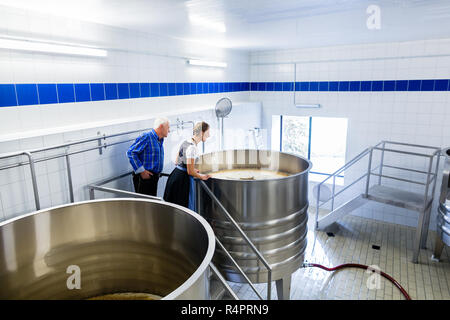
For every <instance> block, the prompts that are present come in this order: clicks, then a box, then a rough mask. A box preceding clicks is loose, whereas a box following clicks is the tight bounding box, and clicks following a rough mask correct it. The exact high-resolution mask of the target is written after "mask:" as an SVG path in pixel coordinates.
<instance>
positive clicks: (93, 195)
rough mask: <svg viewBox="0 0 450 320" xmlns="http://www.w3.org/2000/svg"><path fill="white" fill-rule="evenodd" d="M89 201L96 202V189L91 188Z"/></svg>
mask: <svg viewBox="0 0 450 320" xmlns="http://www.w3.org/2000/svg"><path fill="white" fill-rule="evenodd" d="M89 199H90V200H94V199H95V190H94V188H89Z"/></svg>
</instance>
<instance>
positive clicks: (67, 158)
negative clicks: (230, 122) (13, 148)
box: [0, 128, 149, 210]
mask: <svg viewBox="0 0 450 320" xmlns="http://www.w3.org/2000/svg"><path fill="white" fill-rule="evenodd" d="M145 130H149V129H148V128H144V129H139V130H131V131H125V132H119V133H114V134H110V135H105V134H103V135H101V136H97V137H94V138H86V139H80V140H76V141H72V142H67V143H63V144H58V145H54V146H50V147H44V148H35V149H30V150H27V151H17V152H10V153H4V154H0V160H3V159H8V158H15V157H19V156H21V155H25V156H27V157H28V161H20V162H18V163H15V164H12V165H11V164H10V165H6V166H3V167H0V170H6V169H11V168H15V167H20V166H24V165H30V170H31V180H32V185H33V193H34V201H35V207H36V210H40V209H41V207H40V201H39V191H38V184H37V179H36V170H35V167H34V165H35V163H38V162H43V161H48V160H53V159H58V158H65V162H66V171H67V180H68V185H69V186H68V187H69V199H70V202H74V192H73V183H72V173H71V166H70V156H71V155H75V154H79V153H84V152H88V151H93V150H100V152H101V150H102V149H103V148H106V147H108V146H113V145H117V144H122V143H126V142H129V141H134V140H135V139H126V140H121V141H118V142H112V143H106V142H105V143H103V144H102V143H101V140H102V139H103V140H105V139H106V138H113V137H118V136H124V135H128V134H132V133H136V132H142V131H145ZM93 141H98V142H99V143H98V146H95V147H88V148H84V149H82V150H77V151H72V152H68V147H70V146H74V145H79V144H84V143H88V142H93ZM61 148H67V149H66V150H65V151H64V152H63V153H61V154H57V155H52V156H44V157H41V158H38V159H34V157H33V153H39V152H44V151H49V150H55V149H61Z"/></svg>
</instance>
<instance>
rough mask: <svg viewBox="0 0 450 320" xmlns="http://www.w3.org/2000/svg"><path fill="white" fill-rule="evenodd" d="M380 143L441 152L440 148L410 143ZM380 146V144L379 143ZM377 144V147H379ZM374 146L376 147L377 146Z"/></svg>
mask: <svg viewBox="0 0 450 320" xmlns="http://www.w3.org/2000/svg"><path fill="white" fill-rule="evenodd" d="M381 143H387V144H395V145H400V146H407V147H416V148H424V149H434V150H439V151H440V150H441V148H438V147H432V146H424V145H420V144H411V143H404V142H395V141H384V140H383V141H381ZM379 144H380V143H379ZM379 144H378V145H379ZM378 145H376V147H377V146H378Z"/></svg>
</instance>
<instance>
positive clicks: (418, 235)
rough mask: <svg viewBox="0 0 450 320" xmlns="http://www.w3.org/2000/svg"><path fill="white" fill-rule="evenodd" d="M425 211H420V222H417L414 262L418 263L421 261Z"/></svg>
mask: <svg viewBox="0 0 450 320" xmlns="http://www.w3.org/2000/svg"><path fill="white" fill-rule="evenodd" d="M425 214H426V212H425V211H422V212H420V214H419V222H418V223H417V228H416V237H415V239H414V255H413V259H412V262H413V263H418V262H419V253H420V245H421V240H422V231H423V225H424V220H425Z"/></svg>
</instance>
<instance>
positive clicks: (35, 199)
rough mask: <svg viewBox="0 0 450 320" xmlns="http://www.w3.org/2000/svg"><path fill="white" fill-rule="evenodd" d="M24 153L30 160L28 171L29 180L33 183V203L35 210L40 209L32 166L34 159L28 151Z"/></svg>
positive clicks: (34, 172)
mask: <svg viewBox="0 0 450 320" xmlns="http://www.w3.org/2000/svg"><path fill="white" fill-rule="evenodd" d="M23 154H24V155H26V156H27V157H28V161H29V162H30V171H31V182H32V183H33V193H34V203H35V205H36V210H40V209H41V204H40V202H39V192H38V186H37V181H36V169H35V167H34V159H33V155H32V154H31V153H30V152H27V151H26V152H24V153H23Z"/></svg>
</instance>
